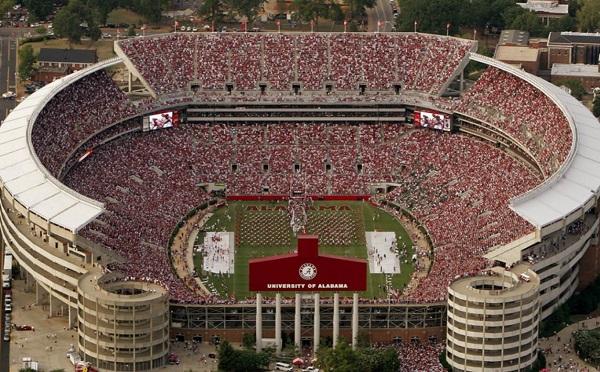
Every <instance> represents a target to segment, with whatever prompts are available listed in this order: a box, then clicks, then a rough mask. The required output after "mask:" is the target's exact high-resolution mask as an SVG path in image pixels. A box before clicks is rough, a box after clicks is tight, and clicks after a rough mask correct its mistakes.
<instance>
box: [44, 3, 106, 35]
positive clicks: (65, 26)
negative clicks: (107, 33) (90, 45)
mask: <svg viewBox="0 0 600 372" xmlns="http://www.w3.org/2000/svg"><path fill="white" fill-rule="evenodd" d="M98 18H99V12H98V10H97V9H96V8H91V7H90V6H88V5H87V3H84V2H83V1H82V0H70V1H69V4H68V5H67V6H65V7H63V8H62V9H61V10H60V11H59V12H58V13H57V14H56V17H55V18H54V33H55V34H56V36H58V37H64V38H67V39H69V42H72V43H78V42H79V41H80V40H81V37H82V36H88V37H90V38H91V39H92V40H98V39H99V38H100V36H101V31H100V28H99V27H98V23H97V19H98Z"/></svg>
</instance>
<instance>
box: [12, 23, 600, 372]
mask: <svg viewBox="0 0 600 372" xmlns="http://www.w3.org/2000/svg"><path fill="white" fill-rule="evenodd" d="M476 50H477V45H476V42H474V41H471V40H464V39H457V38H453V37H444V36H439V35H428V34H420V33H372V34H365V33H205V34H188V33H175V34H167V35H155V36H149V37H139V38H133V39H126V40H121V41H118V42H116V43H115V53H116V55H117V57H115V58H113V59H110V60H106V61H102V62H99V63H97V64H96V65H94V66H92V67H90V68H87V69H84V70H81V71H78V72H75V73H73V74H71V75H69V76H67V77H65V78H62V79H60V80H57V81H55V82H53V83H51V84H49V85H47V86H45V87H43V88H42V89H40V90H39V91H38V92H36V93H34V94H32V95H31V96H30V97H28V98H27V99H26V100H24V101H23V102H22V103H21V104H20V105H19V106H17V107H16V108H15V109H14V110H13V111H12V112H11V113H10V115H9V116H8V117H7V118H6V120H5V121H4V122H3V124H2V126H1V127H0V188H1V191H2V199H1V203H2V208H1V214H0V216H1V231H2V244H3V245H4V247H5V248H6V249H7V250H8V251H10V252H12V253H13V255H14V257H15V258H16V261H17V262H18V264H19V266H20V267H21V272H22V273H23V275H24V276H25V280H26V283H28V286H30V288H35V291H36V297H39V299H40V301H47V302H49V305H50V314H49V315H50V316H56V315H57V314H58V313H59V309H61V310H60V313H61V314H65V313H66V314H67V315H68V320H66V322H68V324H69V326H75V327H77V329H78V335H79V339H78V350H79V353H80V354H81V357H82V358H83V359H84V360H86V361H88V362H91V363H92V364H93V365H95V366H97V367H99V368H101V369H106V370H149V369H153V368H159V367H162V366H164V365H165V364H166V363H167V358H168V353H169V343H170V342H172V341H173V340H175V341H182V340H194V341H205V342H207V341H210V342H216V341H218V340H222V339H227V340H231V341H233V342H240V341H241V339H242V336H243V334H244V333H253V332H254V331H255V329H256V328H257V326H259V327H260V328H261V331H262V332H264V335H266V336H268V337H274V338H277V335H276V331H275V330H276V329H278V330H281V332H282V333H283V334H284V335H287V336H289V337H290V338H293V339H294V344H296V345H297V346H298V347H301V348H307V349H310V348H313V349H314V348H315V345H318V343H319V342H315V336H320V338H325V337H332V335H334V334H335V333H334V328H335V324H339V335H340V336H343V337H346V338H350V337H352V338H355V334H354V332H351V327H352V324H353V323H354V322H356V323H357V325H358V327H359V328H360V329H361V331H363V332H365V334H366V336H367V337H368V339H369V340H370V341H371V342H373V343H375V342H377V343H396V344H398V345H400V346H399V354H400V358H401V361H402V365H403V368H406V370H410V371H414V370H436V368H441V367H439V362H438V361H437V359H438V355H439V353H440V352H441V351H442V350H446V355H447V359H448V362H449V363H450V364H451V365H452V367H453V368H455V369H456V370H465V371H467V370H468V371H471V370H473V371H475V370H481V369H483V368H486V369H487V368H494V369H502V370H506V371H513V370H514V371H520V370H526V369H527V368H528V367H529V366H530V365H531V364H532V363H533V362H534V361H535V359H536V358H537V333H538V323H539V321H540V320H541V319H544V318H546V317H547V316H549V315H550V314H551V313H552V312H553V310H555V309H556V308H557V307H558V306H559V305H560V304H562V303H563V302H564V301H566V300H567V299H568V298H569V297H570V296H571V295H572V294H573V293H574V292H575V291H576V289H577V288H578V286H581V285H584V284H586V283H589V282H590V281H591V280H592V279H593V277H594V275H595V273H596V272H597V269H598V267H599V265H598V259H597V253H596V251H597V244H598V241H597V235H598V223H599V222H598V220H599V219H598V207H599V204H598V195H599V192H600V176H599V175H600V126H599V125H598V123H597V120H596V119H595V118H594V117H593V115H592V114H591V113H590V112H589V111H588V110H587V109H586V108H585V107H584V106H583V105H582V104H581V103H580V102H578V101H577V100H575V99H574V98H572V97H571V96H570V95H569V94H568V93H567V92H565V91H564V90H562V89H560V88H558V87H556V86H554V85H552V84H550V83H548V82H546V81H544V80H541V79H539V78H537V77H534V76H532V75H530V74H527V73H525V72H523V71H521V70H519V69H517V68H515V67H513V66H510V65H507V64H504V63H501V62H499V61H496V60H493V59H491V58H487V57H484V56H482V55H479V54H477V53H476V52H475V51H476ZM474 63H477V64H479V65H480V66H483V67H482V68H483V70H484V71H483V73H482V74H481V75H480V76H479V77H478V78H477V80H476V81H473V82H467V81H465V78H464V75H465V69H466V68H467V67H468V66H470V65H472V64H474ZM298 233H309V234H317V235H318V236H319V241H320V244H321V247H322V249H323V250H324V251H325V252H327V253H331V254H336V255H340V256H346V257H352V258H361V259H365V260H367V261H368V263H369V274H368V278H367V283H368V285H367V291H364V292H361V293H360V297H359V298H360V299H359V301H358V304H356V301H353V299H352V294H351V293H346V292H344V291H341V292H340V293H339V296H340V297H341V298H340V303H339V304H338V300H337V296H336V300H334V301H332V298H331V296H330V295H327V294H321V296H320V297H319V296H315V297H313V296H307V295H301V296H298V295H297V296H296V297H295V298H294V297H293V295H291V296H290V295H287V296H286V294H285V293H283V298H282V299H279V296H277V303H275V293H274V292H273V293H270V292H266V293H263V294H262V295H263V296H264V297H263V302H262V303H260V304H257V303H256V299H255V297H254V295H255V293H252V292H250V291H249V289H248V286H247V280H248V279H247V277H248V274H247V272H248V271H247V266H248V265H247V262H248V261H249V260H251V259H254V258H260V257H265V256H271V255H274V254H284V253H286V252H293V251H294V249H295V245H296V241H297V234H298ZM388 238H389V241H388ZM382 239H383V243H382ZM388 243H389V244H388ZM382 247H383V248H382ZM351 274H352V273H348V275H351ZM257 297H258V296H257ZM258 298H260V297H258ZM280 301H281V302H280ZM315 302H317V303H316V304H315ZM355 305H357V306H356V307H355ZM338 307H339V309H338ZM62 309H66V311H62ZM514 309H518V311H516V312H515V311H514ZM257 311H258V312H259V314H257ZM315 311H316V313H317V314H315ZM276 314H277V316H276ZM259 318H260V325H258V322H257V320H258V319H259ZM315 320H318V321H317V322H315ZM336 322H338V323H336ZM315 323H317V324H315ZM313 326H314V328H315V329H320V333H318V332H315V333H313V332H312V330H311V328H312V327H313ZM277 327H279V328H277ZM298 331H299V332H298ZM287 336H284V339H285V338H286V337H287ZM279 337H281V336H279ZM316 338H317V339H318V338H319V337H316ZM317 341H319V340H317Z"/></svg>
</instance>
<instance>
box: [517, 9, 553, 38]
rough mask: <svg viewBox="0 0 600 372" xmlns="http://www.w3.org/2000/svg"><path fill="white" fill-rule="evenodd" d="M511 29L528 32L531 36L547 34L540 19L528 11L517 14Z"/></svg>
mask: <svg viewBox="0 0 600 372" xmlns="http://www.w3.org/2000/svg"><path fill="white" fill-rule="evenodd" d="M509 27H510V28H511V29H514V30H523V31H528V32H529V34H530V35H531V36H542V35H544V34H545V33H546V29H545V28H544V25H543V24H542V20H541V19H540V17H538V16H537V15H536V14H535V13H534V12H530V11H527V10H523V12H521V13H520V14H517V15H516V17H515V18H514V19H513V21H512V22H511V23H510V24H509Z"/></svg>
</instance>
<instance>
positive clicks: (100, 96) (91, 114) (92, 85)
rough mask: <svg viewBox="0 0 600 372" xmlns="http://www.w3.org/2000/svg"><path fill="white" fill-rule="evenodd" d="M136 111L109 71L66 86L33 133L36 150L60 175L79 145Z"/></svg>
mask: <svg viewBox="0 0 600 372" xmlns="http://www.w3.org/2000/svg"><path fill="white" fill-rule="evenodd" d="M135 112H136V110H135V109H134V108H133V106H132V105H131V104H130V101H129V99H128V98H127V96H126V95H125V94H124V93H123V92H122V91H121V90H119V88H118V87H117V86H116V85H115V83H114V81H113V80H112V78H111V77H110V76H108V74H107V72H106V71H104V70H102V71H98V72H95V73H93V74H91V75H88V76H86V77H84V78H82V79H80V80H78V81H76V82H74V83H73V84H71V85H69V86H67V87H66V88H65V89H63V90H62V91H60V92H59V93H58V94H57V95H56V96H55V97H54V98H52V99H51V100H50V102H48V104H46V106H45V107H44V109H43V110H42V111H41V112H40V114H39V115H38V118H37V120H36V122H35V125H34V126H33V129H32V132H31V140H32V142H33V147H34V149H35V151H36V154H37V156H38V157H39V159H40V161H41V162H42V164H44V166H45V167H46V169H48V171H49V172H50V173H51V174H52V175H54V176H57V175H58V173H59V172H60V167H61V166H62V164H63V163H64V162H65V160H67V159H66V158H67V157H68V155H69V153H70V152H71V151H74V150H75V149H76V148H77V147H78V145H79V144H81V143H82V142H83V141H84V140H86V139H87V138H88V137H89V136H91V135H92V134H93V133H95V132H97V131H99V130H101V129H102V128H106V127H109V126H111V125H113V124H114V123H115V122H117V121H121V120H123V119H125V118H126V117H129V116H132V115H134V114H135Z"/></svg>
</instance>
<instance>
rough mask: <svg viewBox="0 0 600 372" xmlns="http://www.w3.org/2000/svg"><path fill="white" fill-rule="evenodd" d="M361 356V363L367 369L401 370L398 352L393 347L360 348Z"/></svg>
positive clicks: (389, 371)
mask: <svg viewBox="0 0 600 372" xmlns="http://www.w3.org/2000/svg"><path fill="white" fill-rule="evenodd" d="M359 356H360V358H361V359H362V362H361V365H363V366H364V368H365V370H367V371H373V372H395V371H398V370H400V361H399V360H398V353H397V352H396V350H394V348H392V347H388V348H384V349H372V348H367V349H360V350H359Z"/></svg>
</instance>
